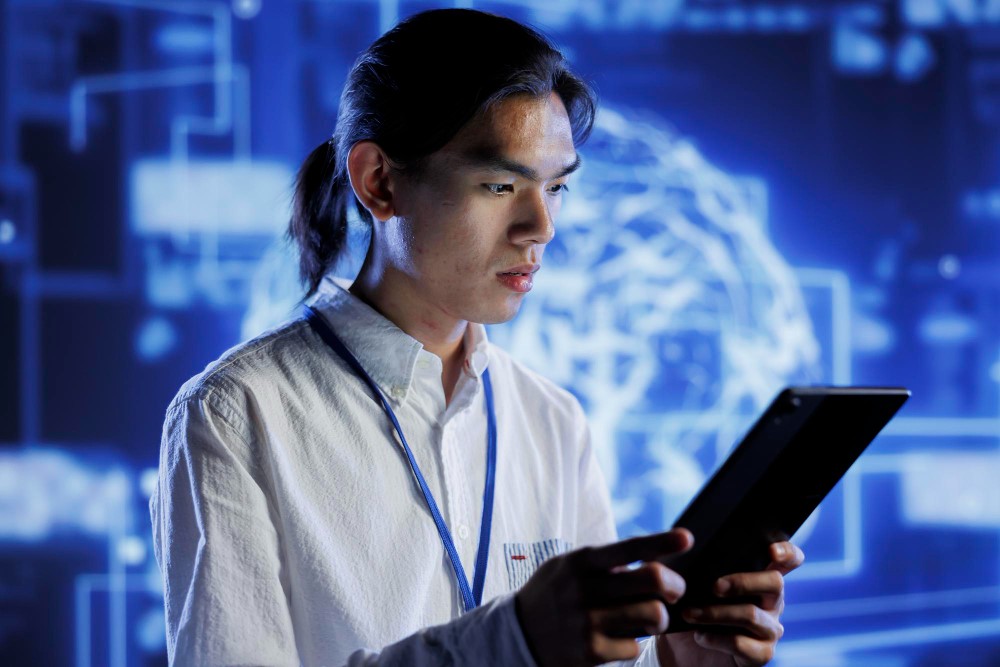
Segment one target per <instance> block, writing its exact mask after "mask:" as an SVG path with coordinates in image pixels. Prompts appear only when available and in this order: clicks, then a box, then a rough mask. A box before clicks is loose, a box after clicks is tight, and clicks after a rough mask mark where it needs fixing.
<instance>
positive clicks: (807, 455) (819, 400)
mask: <svg viewBox="0 0 1000 667" xmlns="http://www.w3.org/2000/svg"><path fill="white" fill-rule="evenodd" d="M907 398H909V391H907V390H906V389H902V388H868V387H792V388H788V389H786V390H784V391H783V392H781V394H779V395H778V397H777V398H776V399H775V400H774V401H773V402H772V403H771V405H770V407H769V408H768V409H767V411H766V412H765V413H764V414H763V415H762V416H761V418H760V419H759V420H758V421H757V422H756V424H754V426H753V427H752V428H751V429H750V431H749V432H748V433H747V435H746V436H745V437H744V439H743V441H742V442H741V443H740V444H739V446H738V447H736V448H735V449H734V450H733V452H732V453H731V454H730V456H729V458H728V459H727V460H726V461H725V463H723V465H722V466H721V467H720V468H719V469H718V471H717V472H716V473H715V474H714V475H713V476H712V478H711V479H709V481H708V482H707V483H706V484H705V486H704V487H703V488H702V490H701V491H700V492H699V493H698V495H697V496H696V497H695V499H694V500H693V501H691V503H690V505H688V507H687V508H686V509H685V510H684V512H683V513H682V514H681V516H680V517H679V518H678V519H677V521H676V523H675V524H674V525H675V526H676V527H684V528H687V529H689V530H690V531H691V532H692V533H693V534H694V536H695V544H694V547H693V548H692V549H691V550H690V551H689V552H687V553H685V554H682V555H681V556H678V557H674V558H673V559H670V560H667V561H665V563H666V564H667V565H668V566H669V567H671V568H672V569H674V570H676V571H677V572H678V573H680V574H681V575H682V576H683V577H684V578H685V580H686V582H687V594H686V595H685V596H684V598H683V599H682V600H681V602H680V603H679V605H678V606H677V607H672V608H670V612H671V614H670V626H671V631H674V632H677V631H680V630H684V629H689V628H688V627H687V626H686V625H685V624H684V622H683V621H682V620H681V618H680V615H679V613H678V611H679V610H680V609H683V608H685V607H688V606H698V605H704V604H708V603H709V601H711V600H713V599H715V600H717V598H714V597H713V596H712V594H711V589H712V585H713V584H714V582H715V580H716V579H718V578H719V577H720V576H722V575H725V574H731V573H734V572H754V571H758V570H762V569H764V568H765V567H767V565H768V564H769V563H770V551H769V547H770V545H771V543H773V542H779V541H782V540H787V539H789V538H790V537H791V536H792V535H793V534H794V533H795V531H797V530H798V529H799V527H800V526H801V525H802V524H803V523H804V522H805V520H806V519H807V518H808V517H809V515H810V514H812V512H813V511H814V510H815V508H816V506H817V505H819V503H820V501H822V500H823V498H824V497H826V495H827V494H828V493H829V492H830V491H831V490H832V489H833V487H834V486H835V485H836V484H837V482H838V481H839V480H840V478H841V477H842V476H843V475H844V473H846V472H847V470H848V469H849V468H850V467H851V465H852V464H853V463H854V461H855V460H857V458H858V457H859V456H860V455H861V453H862V452H863V451H864V450H865V448H866V447H867V446H868V444H869V443H871V441H872V440H873V439H874V438H875V436H876V435H878V433H879V431H881V430H882V428H883V427H884V426H885V425H886V424H887V423H888V422H889V420H890V419H891V418H892V417H893V415H895V414H896V412H897V411H898V410H899V408H900V407H901V406H902V405H903V403H904V402H905V401H906V399H907Z"/></svg>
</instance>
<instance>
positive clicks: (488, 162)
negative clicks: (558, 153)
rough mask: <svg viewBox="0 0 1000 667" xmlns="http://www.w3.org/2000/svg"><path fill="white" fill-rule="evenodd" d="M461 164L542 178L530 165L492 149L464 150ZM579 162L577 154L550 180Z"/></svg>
mask: <svg viewBox="0 0 1000 667" xmlns="http://www.w3.org/2000/svg"><path fill="white" fill-rule="evenodd" d="M462 164H463V165H464V166H469V167H473V168H477V169H489V170H490V171H509V172H511V173H514V174H520V175H521V176H524V177H525V178H526V179H528V180H529V181H540V180H542V179H541V177H539V175H538V172H537V171H535V170H534V169H532V168H531V167H529V166H527V165H523V164H521V163H520V162H517V161H515V160H511V159H510V158H507V157H504V156H503V155H501V154H499V153H497V152H495V151H492V150H472V151H468V152H465V153H463V154H462ZM580 164H581V161H580V155H579V154H577V155H576V158H575V159H574V160H573V161H572V162H571V163H570V164H568V165H566V166H565V167H563V168H562V169H560V170H559V173H558V174H556V175H555V176H553V177H552V179H550V180H554V179H556V178H562V177H563V176H568V175H569V174H572V173H573V172H574V171H576V170H577V169H579V168H580Z"/></svg>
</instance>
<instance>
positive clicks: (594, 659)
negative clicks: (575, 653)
mask: <svg viewBox="0 0 1000 667" xmlns="http://www.w3.org/2000/svg"><path fill="white" fill-rule="evenodd" d="M638 657H639V642H637V641H636V640H634V639H617V638H615V637H608V636H605V635H602V634H600V633H594V634H593V635H592V636H591V639H590V642H589V644H588V646H587V663H588V664H592V665H600V664H604V663H605V662H611V661H612V660H634V659H635V658H638Z"/></svg>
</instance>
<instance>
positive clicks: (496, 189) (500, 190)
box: [483, 183, 514, 196]
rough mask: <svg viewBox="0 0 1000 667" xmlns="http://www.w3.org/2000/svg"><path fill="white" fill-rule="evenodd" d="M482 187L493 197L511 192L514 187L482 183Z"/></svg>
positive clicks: (506, 184)
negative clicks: (493, 195)
mask: <svg viewBox="0 0 1000 667" xmlns="http://www.w3.org/2000/svg"><path fill="white" fill-rule="evenodd" d="M483 186H484V187H485V188H486V189H487V190H489V191H490V192H492V193H493V194H495V195H498V196H500V195H503V194H504V193H507V192H513V191H514V186H513V185H510V184H509V183H484V184H483Z"/></svg>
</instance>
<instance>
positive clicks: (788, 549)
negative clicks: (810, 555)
mask: <svg viewBox="0 0 1000 667" xmlns="http://www.w3.org/2000/svg"><path fill="white" fill-rule="evenodd" d="M805 560H806V555H805V553H804V552H803V551H802V549H800V548H798V547H797V546H795V545H794V544H792V543H791V542H775V543H774V544H772V545H771V563H770V565H768V566H767V569H768V570H776V571H778V572H780V573H781V574H783V575H784V574H788V573H789V572H791V571H792V570H795V569H798V567H799V566H801V565H802V563H804V562H805Z"/></svg>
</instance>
